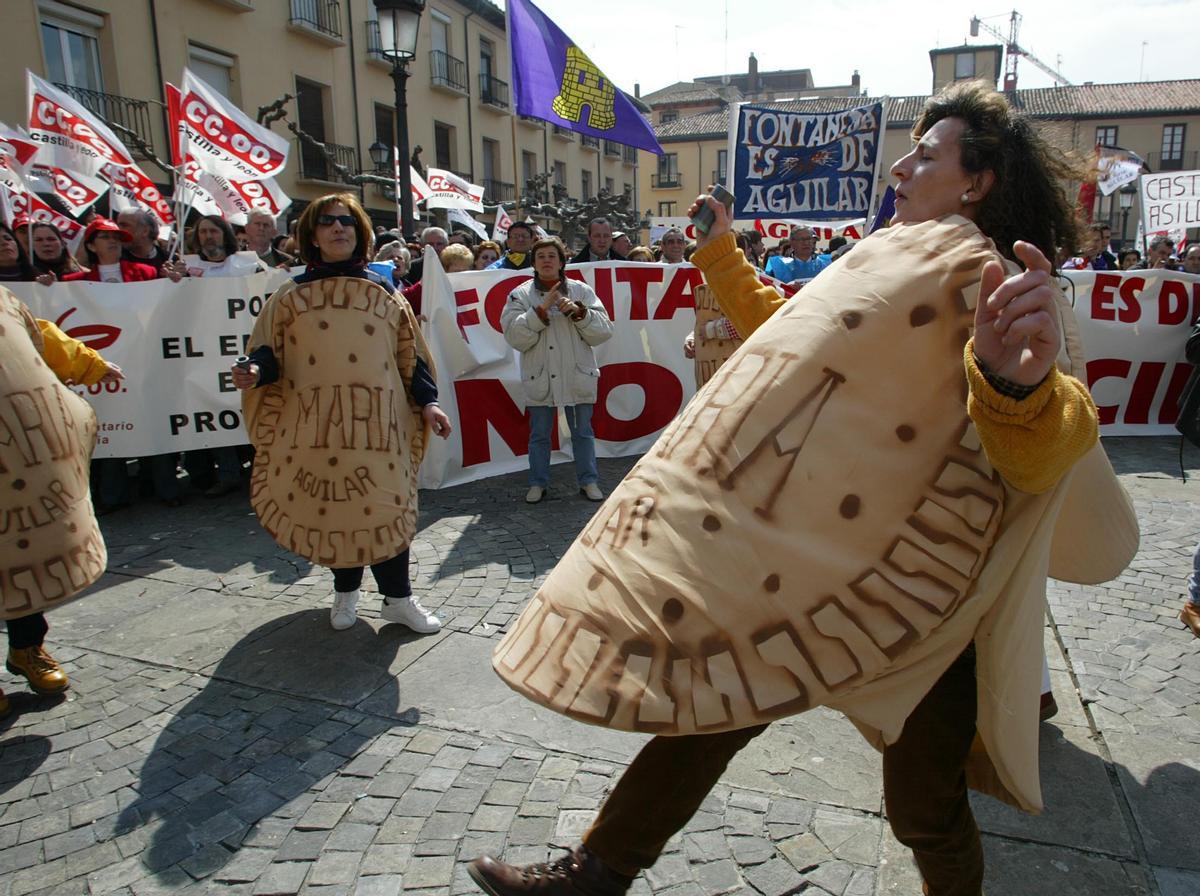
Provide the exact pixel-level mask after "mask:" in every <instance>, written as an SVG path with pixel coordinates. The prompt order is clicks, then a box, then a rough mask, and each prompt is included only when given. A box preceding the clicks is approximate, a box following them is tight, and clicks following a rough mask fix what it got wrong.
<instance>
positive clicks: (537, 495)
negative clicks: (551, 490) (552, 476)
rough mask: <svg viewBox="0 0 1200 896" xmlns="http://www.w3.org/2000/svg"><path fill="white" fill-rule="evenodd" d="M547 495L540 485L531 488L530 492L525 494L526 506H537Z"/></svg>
mask: <svg viewBox="0 0 1200 896" xmlns="http://www.w3.org/2000/svg"><path fill="white" fill-rule="evenodd" d="M545 495H546V490H545V489H544V488H543V487H542V486H540V485H531V486H529V491H527V492H526V493H525V503H526V504H537V503H538V502H539V501H541V500H542V498H544V497H545Z"/></svg>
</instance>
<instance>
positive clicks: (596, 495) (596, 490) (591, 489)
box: [579, 482, 604, 501]
mask: <svg viewBox="0 0 1200 896" xmlns="http://www.w3.org/2000/svg"><path fill="white" fill-rule="evenodd" d="M579 493H580V494H581V495H583V496H584V497H585V498H587V499H588V500H589V501H603V500H604V492H602V491H600V486H598V485H596V483H594V482H589V483H588V484H587V485H585V486H583V487H582V488H580V489H579Z"/></svg>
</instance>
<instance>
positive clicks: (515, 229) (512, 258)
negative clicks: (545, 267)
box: [488, 221, 534, 271]
mask: <svg viewBox="0 0 1200 896" xmlns="http://www.w3.org/2000/svg"><path fill="white" fill-rule="evenodd" d="M533 237H534V233H533V225H532V224H527V223H526V222H524V221H514V222H513V223H512V224H510V225H509V228H508V239H507V240H505V242H504V246H505V251H504V257H503V258H501V259H500V260H499V261H493V262H492V263H491V264H489V265H488V270H489V271H490V270H505V271H520V270H524V269H525V268H531V267H533V256H532V255H531V254H530V252H529V247H530V246H532V245H533Z"/></svg>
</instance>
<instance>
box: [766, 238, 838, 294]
mask: <svg viewBox="0 0 1200 896" xmlns="http://www.w3.org/2000/svg"><path fill="white" fill-rule="evenodd" d="M788 243H789V244H790V245H791V248H792V257H791V258H784V257H783V256H780V255H776V256H775V257H774V258H772V259H771V260H770V261H768V262H767V274H768V275H770V276H771V277H774V278H775V279H776V280H782V281H783V282H784V283H787V284H788V285H790V286H795V287H800V286H803V285H804V284H805V283H807V282H808V281H809V280H811V279H812V278H813V277H815V276H817V274H819V273H821V271H823V270H825V268H827V267H829V256H828V255H816V254H814V252H815V250H816V248H817V235H816V234H815V233H814V232H813V229H812V228H811V227H804V226H800V227H793V228H792V232H791V234H790V235H789V236H788Z"/></svg>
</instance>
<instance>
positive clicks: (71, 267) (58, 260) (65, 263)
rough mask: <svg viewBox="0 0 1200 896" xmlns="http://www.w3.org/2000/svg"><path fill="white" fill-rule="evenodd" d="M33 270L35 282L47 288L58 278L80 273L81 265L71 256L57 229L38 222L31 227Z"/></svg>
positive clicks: (46, 222)
mask: <svg viewBox="0 0 1200 896" xmlns="http://www.w3.org/2000/svg"><path fill="white" fill-rule="evenodd" d="M33 268H34V270H35V271H36V272H37V282H38V283H40V284H42V286H49V285H50V284H51V283H53V282H54V281H55V280H57V279H58V278H60V277H63V276H65V275H67V274H74V273H77V272H79V271H82V270H83V265H81V264H80V263H79V262H78V261H76V260H75V258H74V256H72V255H71V250H70V249H69V248H68V247H67V241H66V240H64V239H63V237H62V234H61V233H60V232H59V230H58V228H57V227H55V226H54V225H53V224H51V223H50V222H48V221H39V222H38V223H37V224H34V225H33Z"/></svg>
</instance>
